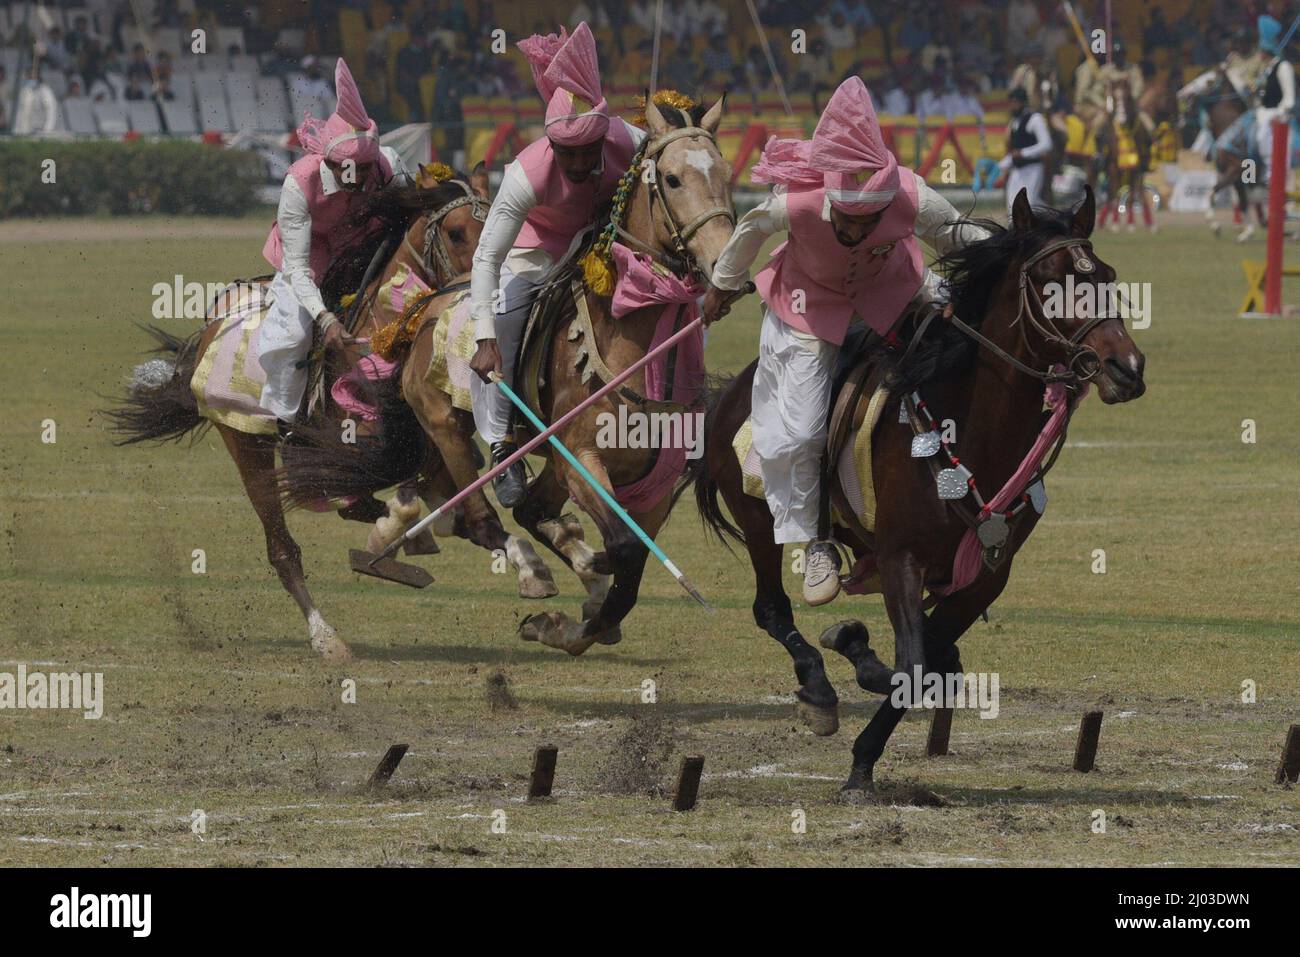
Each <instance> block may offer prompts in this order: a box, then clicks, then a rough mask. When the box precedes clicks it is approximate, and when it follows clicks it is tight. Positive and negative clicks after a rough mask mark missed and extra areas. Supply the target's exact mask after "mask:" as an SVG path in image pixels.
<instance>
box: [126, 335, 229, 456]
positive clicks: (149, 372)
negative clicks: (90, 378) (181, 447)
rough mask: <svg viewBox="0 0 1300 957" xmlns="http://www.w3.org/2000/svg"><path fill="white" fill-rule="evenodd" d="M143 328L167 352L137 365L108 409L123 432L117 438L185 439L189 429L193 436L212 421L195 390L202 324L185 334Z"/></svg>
mask: <svg viewBox="0 0 1300 957" xmlns="http://www.w3.org/2000/svg"><path fill="white" fill-rule="evenodd" d="M141 328H142V329H144V330H145V332H147V333H149V335H151V336H152V337H153V338H154V340H155V342H156V343H157V345H155V347H154V348H153V350H152V351H153V352H156V353H160V354H161V355H160V356H159V358H156V359H149V360H148V361H146V362H142V363H140V364H139V365H137V366H136V367H135V370H134V371H133V373H132V375H131V381H130V384H129V385H128V386H127V393H126V395H125V396H124V397H123V398H122V399H121V400H120V404H119V405H118V406H117V407H116V408H112V409H105V410H103V414H104V415H105V416H107V417H108V419H109V422H110V423H111V424H110V425H109V429H110V430H111V431H113V432H115V433H116V434H117V435H118V436H120V438H118V439H117V440H115V441H114V443H113V444H114V445H133V444H135V443H136V442H179V441H180V440H181V439H183V438H184V437H185V436H187V435H188V436H190V440H191V441H193V440H194V439H196V438H198V437H199V436H200V435H202V434H203V432H205V431H206V430H207V428H208V426H210V425H211V424H212V423H210V422H209V421H208V420H207V419H205V418H203V416H201V415H199V406H198V401H197V400H196V399H195V398H194V393H193V392H191V391H190V379H191V378H192V377H193V375H194V367H195V365H197V363H198V352H199V350H198V341H199V335H200V333H201V331H202V330H200V332H196V333H195V334H194V335H192V336H190V337H189V338H188V339H182V338H180V337H179V336H174V335H172V334H171V333H170V332H167V331H166V330H165V329H160V328H158V327H157V326H154V325H141Z"/></svg>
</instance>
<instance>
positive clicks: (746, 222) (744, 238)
mask: <svg viewBox="0 0 1300 957" xmlns="http://www.w3.org/2000/svg"><path fill="white" fill-rule="evenodd" d="M789 228H790V216H789V213H788V212H787V210H786V202H785V193H773V194H771V195H770V196H768V198H767V199H765V200H763V202H761V203H759V204H758V205H757V206H755V207H754V208H753V209H751V210H750V211H749V212H747V213H746V214H745V215H744V216H742V217H740V222H738V223H736V228H735V230H734V231H733V232H732V234H731V238H730V239H729V240H727V245H726V246H725V247H723V250H722V253H721V255H719V256H718V261H717V262H716V263H715V264H714V266H713V279H712V282H713V285H714V286H716V287H717V288H719V289H739V288H740V287H741V286H743V285H744V284H745V280H746V279H748V278H749V267H750V266H752V265H753V264H754V260H755V259H757V258H758V254H759V251H760V250H762V248H763V243H765V242H767V239H768V237H770V236H773V235H775V234H776V233H779V232H783V231H784V230H787V229H789Z"/></svg>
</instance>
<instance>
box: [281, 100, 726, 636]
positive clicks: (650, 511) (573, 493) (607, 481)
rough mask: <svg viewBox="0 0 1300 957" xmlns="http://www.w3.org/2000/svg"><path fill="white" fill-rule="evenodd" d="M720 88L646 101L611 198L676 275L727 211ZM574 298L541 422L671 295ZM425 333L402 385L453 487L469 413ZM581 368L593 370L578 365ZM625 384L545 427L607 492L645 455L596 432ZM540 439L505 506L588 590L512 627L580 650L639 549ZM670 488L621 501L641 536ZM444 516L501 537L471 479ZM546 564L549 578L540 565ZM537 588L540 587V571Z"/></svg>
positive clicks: (612, 620) (466, 441) (463, 473)
mask: <svg viewBox="0 0 1300 957" xmlns="http://www.w3.org/2000/svg"><path fill="white" fill-rule="evenodd" d="M724 100H725V96H724V97H721V98H719V99H718V101H717V102H716V103H715V104H714V105H713V106H712V107H711V108H710V109H709V110H708V111H707V112H706V111H704V110H702V109H701V108H692V109H691V110H690V111H687V110H682V109H677V108H668V107H664V109H663V111H662V112H661V110H660V108H659V106H658V105H657V104H656V103H654V102H650V103H648V104H647V106H646V125H647V127H648V132H649V136H648V138H647V139H646V140H645V141H644V143H643V144H642V147H641V148H640V149H639V151H638V153H637V155H636V157H634V160H633V163H632V166H631V168H630V169H629V171H628V173H627V174H626V176H625V177H624V179H623V181H622V182H621V183H620V187H619V192H618V193H617V194H616V195H615V198H614V212H613V214H612V215H614V216H619V215H620V214H621V215H623V216H624V217H625V218H623V219H622V221H621V224H619V225H618V241H619V242H621V243H623V244H625V245H628V246H630V247H631V248H633V249H634V250H635V251H637V252H643V253H647V254H649V255H650V256H652V257H653V258H654V259H655V260H656V261H657V262H658V263H659V264H660V265H661V266H664V267H666V268H669V269H671V270H672V271H674V272H675V273H676V274H677V275H678V276H679V277H681V278H688V277H695V278H698V279H704V278H707V277H708V276H709V275H710V274H711V273H712V270H713V264H714V262H715V261H716V259H717V257H718V255H719V254H720V253H721V252H722V249H723V247H724V246H725V245H726V243H727V240H728V239H729V238H730V236H731V231H732V227H733V225H734V223H735V218H734V212H733V208H732V203H731V175H730V167H729V166H728V164H727V163H726V161H725V160H724V159H723V157H722V153H721V152H720V150H719V149H718V144H717V140H716V133H717V130H718V125H719V123H720V122H721V120H722V111H723V106H724ZM561 275H564V274H563V272H561ZM584 301H585V308H586V312H587V315H588V317H589V320H590V331H591V333H593V334H594V339H595V341H594V343H593V342H589V341H587V338H588V337H587V335H586V334H585V331H584V332H583V333H582V334H579V331H580V329H581V328H582V327H581V326H580V325H579V321H578V310H577V307H576V305H575V303H574V302H573V297H572V296H571V295H569V294H568V293H567V292H565V293H564V300H563V303H562V305H561V307H560V308H561V314H560V317H559V319H558V320H557V321H556V324H555V325H554V326H552V327H551V332H550V335H551V336H552V337H553V338H552V340H551V342H550V345H549V353H548V357H547V360H546V364H545V366H544V369H543V373H544V374H543V375H542V376H541V377H540V379H541V382H542V385H541V388H540V389H539V393H538V399H539V403H540V406H541V413H542V417H543V418H544V419H545V420H546V421H549V422H554V421H556V420H557V419H559V418H560V417H561V416H563V415H565V414H566V413H568V412H569V411H570V410H572V409H574V408H575V407H577V406H578V405H580V404H581V403H582V402H583V401H584V400H586V399H587V398H589V397H590V396H591V395H592V394H593V393H594V392H595V391H596V390H597V389H599V388H600V386H601V385H603V384H604V380H603V376H605V375H609V376H611V377H612V376H615V375H617V374H618V373H619V372H622V371H623V370H625V369H627V368H628V367H629V366H631V365H633V364H634V363H635V362H636V361H637V360H639V359H641V358H642V357H643V356H644V355H645V354H646V353H647V352H648V351H649V350H650V348H651V343H652V341H653V337H654V334H655V329H656V326H657V325H658V323H659V319H660V317H661V316H662V315H663V313H664V310H665V309H667V308H670V306H667V305H663V304H655V305H650V306H645V307H643V308H640V309H636V310H633V311H631V312H628V313H627V314H625V315H623V316H620V317H619V318H617V319H615V318H614V317H613V316H612V315H611V313H610V303H611V300H610V298H609V297H608V296H600V295H596V294H595V293H593V292H591V291H590V289H586V288H584ZM671 308H676V307H675V306H672V307H671ZM432 334H433V330H432V326H431V324H430V325H426V326H425V327H424V328H423V329H422V330H421V332H420V334H418V335H417V337H416V339H415V341H414V343H413V345H412V347H411V353H410V357H409V358H408V359H407V360H406V362H405V364H404V366H403V371H402V393H403V396H404V398H405V400H406V402H407V403H408V404H409V405H410V407H411V408H412V409H413V410H414V412H415V415H416V417H417V418H418V419H419V421H420V423H421V424H422V425H423V427H424V429H425V431H426V432H427V433H428V435H429V437H430V438H431V440H432V441H433V443H434V445H435V446H436V447H437V449H438V452H439V453H440V454H441V457H442V460H443V462H444V463H445V464H446V469H447V471H448V472H449V473H450V474H451V476H452V478H453V480H454V483H455V485H456V487H457V488H465V487H466V486H468V485H470V484H471V483H472V482H473V481H474V480H475V479H476V478H477V477H478V469H477V467H476V466H475V464H474V461H473V430H474V424H473V419H472V417H471V416H470V415H469V413H467V412H465V411H463V410H458V409H456V408H454V407H453V405H452V400H451V396H450V395H448V394H447V393H446V392H445V391H443V390H441V389H440V388H438V387H436V386H434V385H433V384H431V383H429V382H428V381H426V378H425V376H424V374H423V372H424V370H427V369H428V367H429V359H430V356H431V354H432V349H433V345H432ZM584 357H585V358H584ZM597 359H599V360H600V361H601V364H603V367H604V368H603V369H602V368H600V364H598V363H597V362H596V360H597ZM593 369H594V370H595V371H596V374H591V371H592V370H593ZM515 389H516V391H518V392H521V393H523V392H525V391H526V385H525V384H524V383H522V382H519V381H516V383H515ZM632 393H635V395H637V396H644V395H645V394H646V386H645V372H644V371H641V370H639V371H637V372H636V373H635V374H634V375H632V376H631V377H630V378H629V379H627V381H626V383H625V386H624V387H623V388H621V389H619V390H616V391H615V392H614V393H611V394H610V395H608V396H606V397H605V398H603V399H601V400H600V401H599V402H597V403H594V404H593V405H591V406H590V407H589V408H587V409H586V410H585V411H584V412H583V413H582V414H581V415H579V416H577V417H576V418H575V419H574V420H573V421H572V422H571V423H569V424H568V425H566V426H565V427H564V428H563V429H561V430H560V432H559V433H557V438H558V439H559V440H560V441H561V442H562V443H563V444H564V445H565V446H566V447H567V448H568V449H569V450H570V451H571V452H572V453H573V454H574V456H575V457H576V458H577V459H578V460H579V461H580V462H581V463H582V464H583V465H584V466H585V467H586V468H587V470H588V471H589V472H590V473H591V475H592V476H594V477H595V479H596V480H597V481H598V482H600V484H601V485H602V486H603V487H604V488H605V489H606V490H607V491H610V492H612V491H613V490H614V489H615V488H616V487H619V486H625V485H631V484H633V483H635V482H637V481H638V480H639V479H641V478H643V477H644V476H646V475H647V473H649V471H650V470H651V468H652V467H653V466H654V464H655V461H656V450H655V449H652V448H602V447H601V446H600V444H599V443H598V441H597V436H598V434H599V432H600V429H598V421H601V420H600V416H601V415H602V414H610V415H614V416H616V417H617V413H618V406H619V405H620V404H624V403H625V402H626V403H628V404H630V405H631V406H632V407H633V410H635V408H636V402H635V399H633V400H631V401H630V402H629V401H628V399H627V396H628V395H629V394H632ZM381 424H382V423H381ZM335 445H336V446H337V445H338V443H337V440H335ZM344 452H345V450H344V449H342V448H341V447H339V448H336V453H337V454H336V455H335V468H336V474H335V475H334V476H333V478H332V479H331V486H330V487H331V489H332V490H333V491H334V492H335V493H336V494H345V493H352V492H355V491H359V490H363V489H364V488H365V476H364V475H363V474H360V472H359V470H358V468H357V463H356V460H355V458H353V457H351V456H348V455H345V454H342V453H344ZM543 452H545V457H546V464H545V466H544V468H542V470H541V471H540V472H539V473H538V475H537V477H536V478H535V479H534V480H533V481H532V482H531V483H530V484H529V486H528V492H527V496H526V497H525V499H524V500H523V501H522V502H521V503H520V504H519V505H518V506H516V507H515V508H514V510H513V515H514V518H515V521H516V522H518V523H519V524H520V525H521V526H522V527H523V528H525V529H527V530H528V532H529V533H530V534H532V535H533V536H534V537H535V538H536V539H537V540H538V541H540V542H541V543H542V544H543V545H545V546H546V547H547V548H548V549H550V551H551V552H553V553H554V554H555V555H557V556H558V557H559V558H560V559H561V560H562V561H563V562H564V563H565V564H566V565H567V566H568V567H569V568H570V569H572V570H573V571H574V572H575V573H576V574H577V575H578V577H579V578H580V579H581V581H582V582H583V585H584V587H585V589H586V592H587V596H586V600H585V602H584V603H583V606H582V620H581V621H574V620H572V619H570V618H569V617H568V616H566V615H564V614H562V613H558V612H552V613H548V614H539V615H533V616H531V617H530V618H527V619H525V620H524V622H523V623H522V624H521V626H520V629H519V633H520V635H521V637H523V638H524V639H525V640H529V641H540V642H542V643H543V644H546V645H549V646H551V647H554V648H560V649H562V650H564V651H567V652H569V653H570V654H572V655H580V654H582V653H583V652H584V651H586V650H587V649H588V648H590V647H591V646H592V645H593V644H594V643H596V642H597V641H599V642H601V643H603V644H613V643H614V642H616V641H618V640H619V638H620V637H621V633H620V623H621V622H622V621H623V619H624V618H625V617H626V616H627V615H628V613H629V612H630V611H631V610H632V607H633V606H634V605H635V604H636V598H637V592H638V589H639V587H640V583H641V576H642V573H643V571H644V568H645V562H646V558H647V556H648V554H649V552H648V550H647V549H646V547H645V546H644V545H643V544H642V543H641V541H640V540H639V539H638V538H637V537H636V536H635V534H634V533H633V532H632V531H631V530H630V529H628V527H627V526H626V525H624V524H623V522H622V521H621V520H620V519H619V518H618V516H617V515H616V514H615V513H614V512H613V510H611V509H610V508H609V506H608V505H606V503H605V502H604V500H603V499H602V498H601V497H600V496H599V495H598V494H597V493H596V492H595V491H594V490H593V489H592V487H591V486H589V485H588V484H587V482H586V481H585V480H584V479H583V478H582V477H581V476H580V475H579V474H578V473H577V472H576V470H574V469H573V468H572V466H570V465H569V463H568V462H566V461H565V460H564V459H563V458H562V457H560V456H558V455H553V454H551V447H550V446H549V445H542V446H541V447H539V449H538V454H539V455H541V454H543ZM289 482H290V485H291V486H293V485H295V484H296V483H297V480H296V479H295V478H294V476H293V475H292V474H291V475H290V476H289ZM309 494H311V488H310V487H309V486H303V487H300V488H291V489H290V495H291V497H293V498H294V499H295V500H301V498H303V497H304V496H306V495H309ZM570 498H572V499H573V500H574V501H575V502H576V503H577V504H578V507H579V508H581V509H582V510H583V511H585V512H586V513H587V514H588V515H589V516H591V518H592V519H593V521H594V522H595V524H596V527H597V528H598V529H599V531H600V534H601V537H602V539H603V541H604V546H605V547H604V550H603V551H600V552H596V551H594V550H593V549H592V548H591V547H590V546H589V545H588V544H587V543H586V541H585V540H584V533H583V528H582V525H581V523H580V522H579V521H578V519H577V517H576V516H573V515H568V514H562V511H563V508H564V505H565V503H566V502H567V501H568V500H569V499H570ZM672 501H673V499H672V497H671V496H670V495H667V494H665V495H664V496H663V497H662V498H661V499H660V500H659V501H658V502H657V503H655V504H654V505H653V506H651V507H648V508H645V509H642V510H636V509H629V513H630V514H631V515H632V517H633V519H634V520H635V521H636V522H637V523H638V524H639V525H640V526H641V528H643V529H644V530H645V532H646V534H648V535H650V536H651V537H653V536H654V535H655V534H656V533H657V532H658V530H659V528H660V526H661V525H662V524H663V522H664V520H665V519H666V518H667V516H668V512H669V509H670V508H671V506H672ZM457 529H458V531H461V530H463V532H464V534H465V535H466V537H468V538H470V540H471V541H474V542H475V543H477V544H479V545H481V546H483V547H484V548H487V549H496V548H500V547H502V543H503V541H504V537H503V536H504V532H503V530H502V526H501V522H500V519H499V517H498V516H497V513H496V510H495V509H494V508H493V506H492V504H491V503H490V502H489V501H488V499H487V497H486V495H485V494H484V493H483V492H482V491H481V490H480V491H476V492H475V493H474V494H473V495H471V496H469V498H467V499H466V501H465V503H464V513H463V516H461V517H460V518H458V519H457ZM393 538H395V536H392V537H390V538H389V539H388V540H389V541H392V540H393ZM374 550H377V549H374ZM507 554H509V550H508V549H507ZM546 577H547V578H548V579H549V574H548V575H547V576H546ZM549 588H550V589H553V588H554V586H553V584H551V585H549ZM552 593H553V591H552ZM521 594H524V597H533V596H531V595H528V594H527V593H526V592H525V589H524V582H523V579H522V577H521Z"/></svg>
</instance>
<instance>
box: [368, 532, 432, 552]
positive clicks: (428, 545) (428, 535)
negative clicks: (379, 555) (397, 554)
mask: <svg viewBox="0 0 1300 957" xmlns="http://www.w3.org/2000/svg"><path fill="white" fill-rule="evenodd" d="M402 550H403V551H404V552H406V554H408V555H437V554H438V553H439V552H440V551H442V549H440V548H439V547H438V541H437V539H435V538H434V537H433V533H432V532H430V531H429V530H428V529H427V528H426V529H425V530H424V531H422V532H421V533H420V534H419V535H416V536H415V538H413V539H411V540H410V541H408V542H407V543H406V544H405V545H403V546H402ZM381 551H382V549H381Z"/></svg>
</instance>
